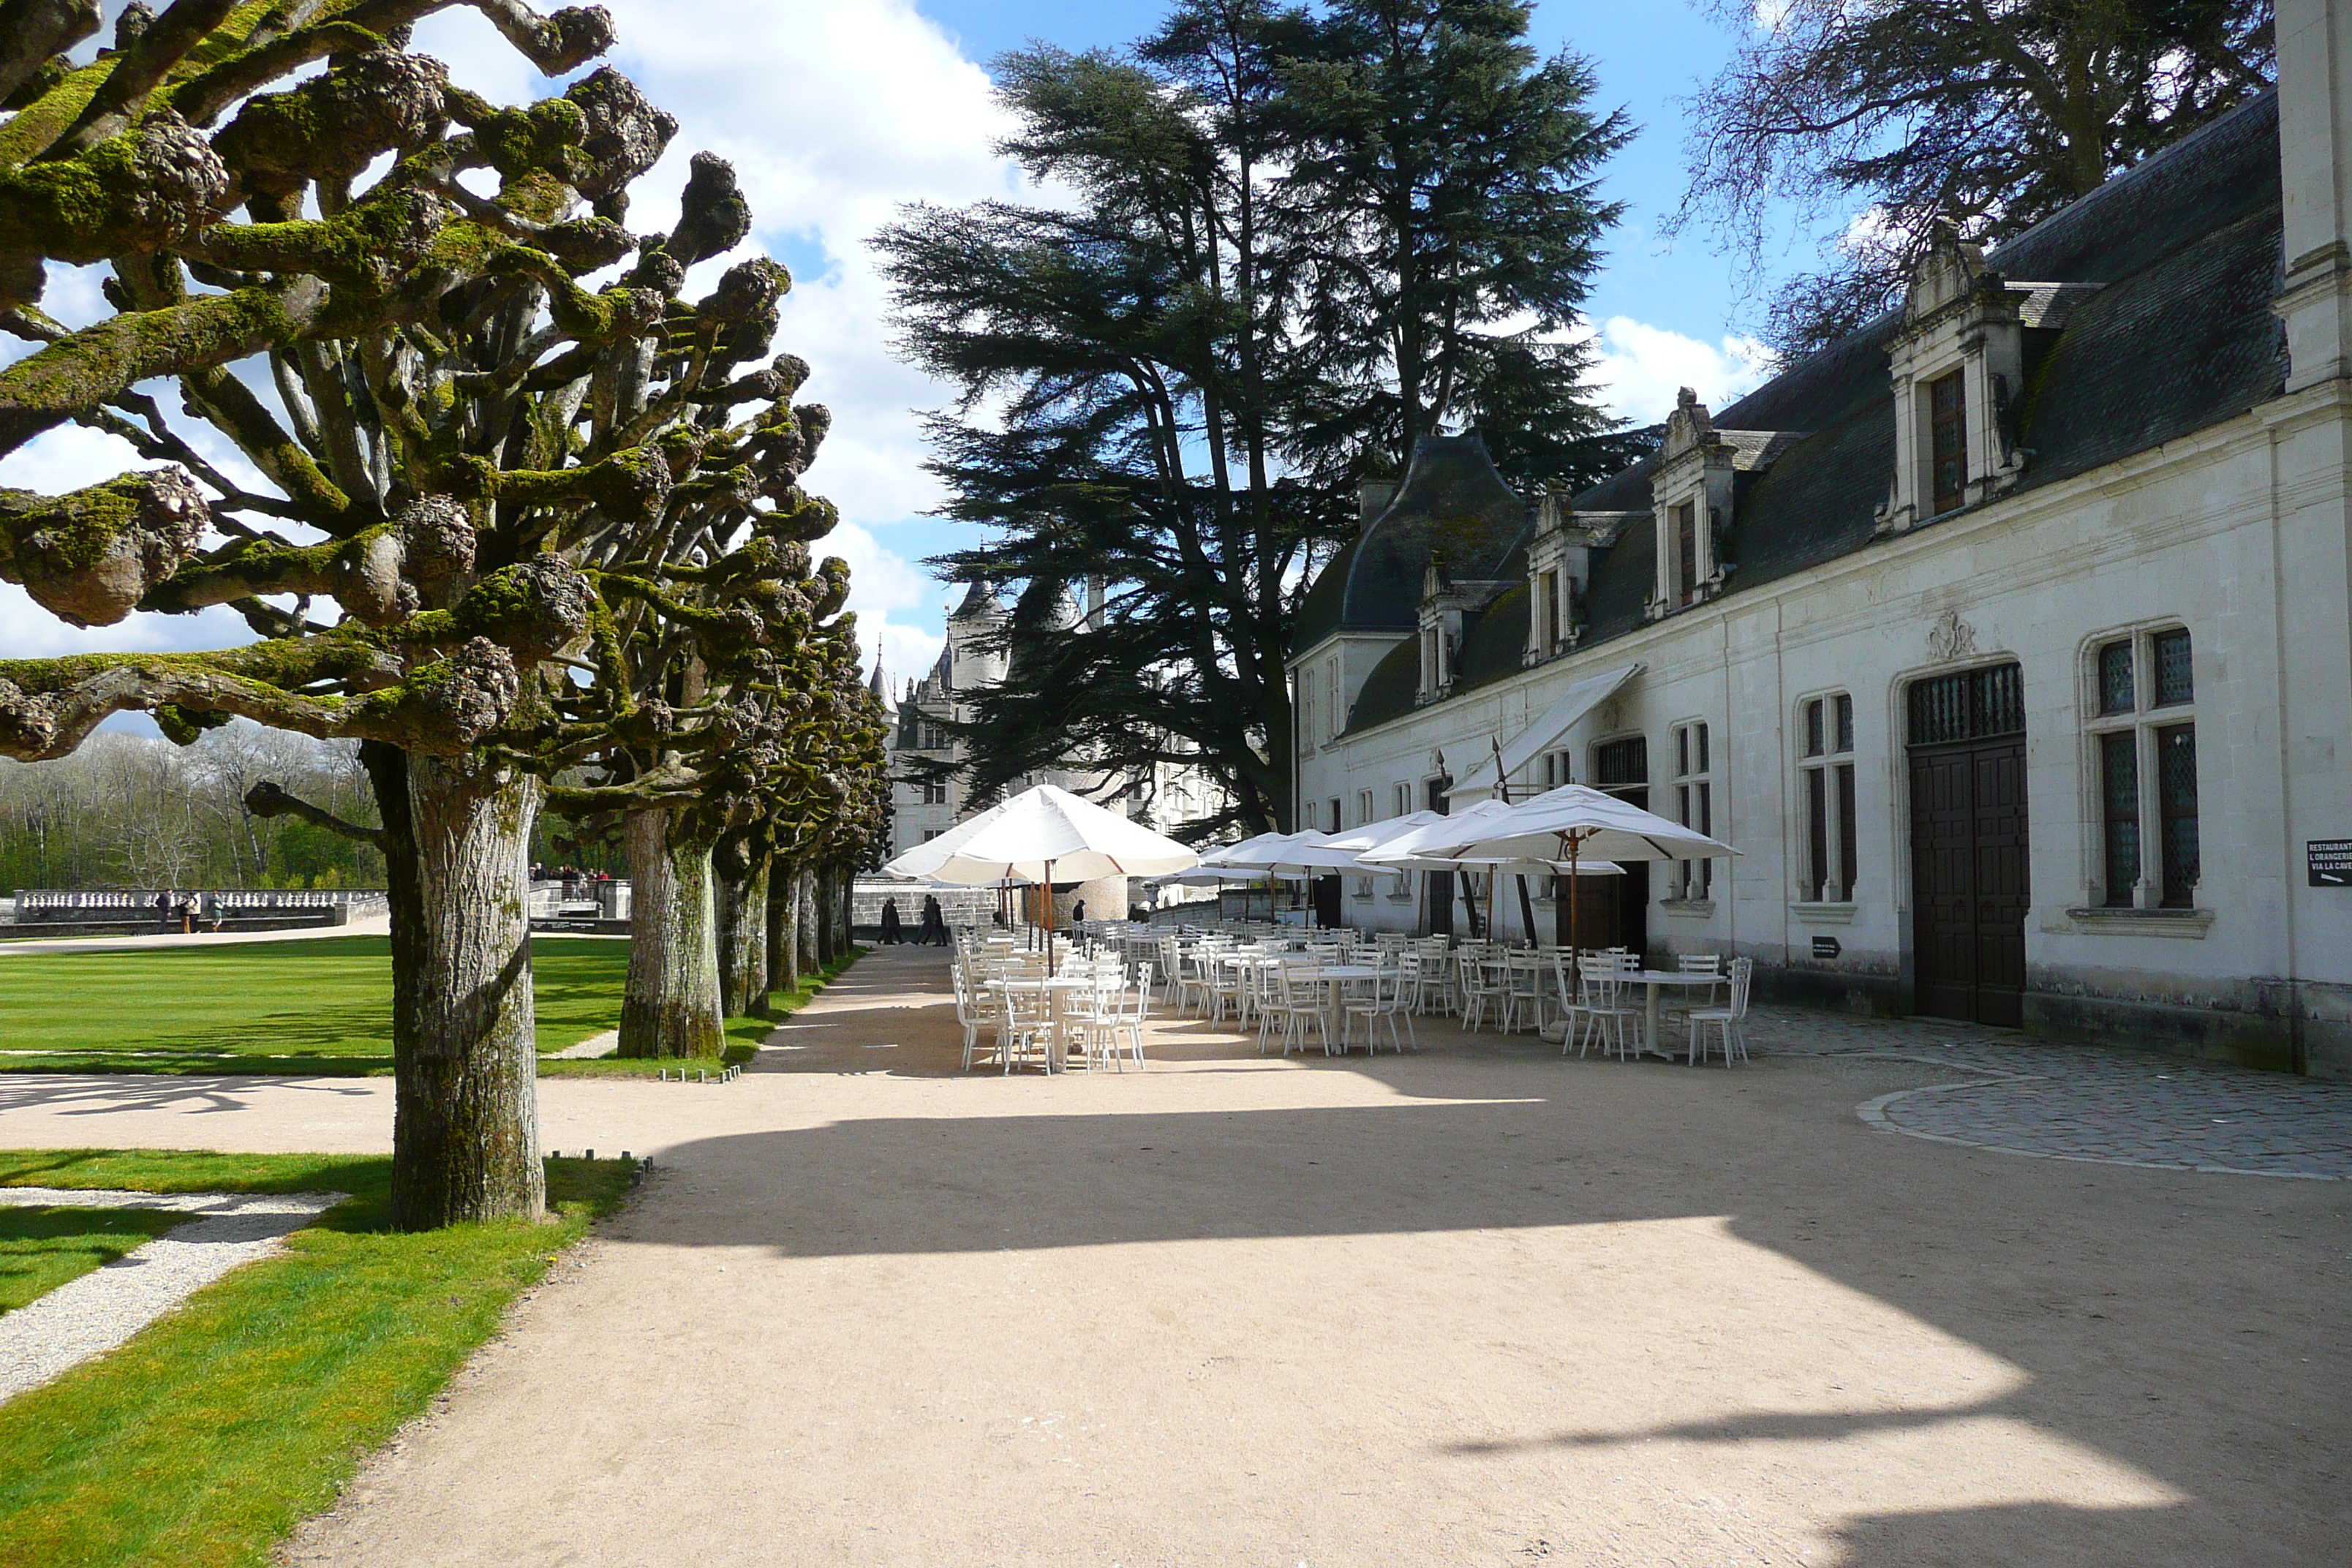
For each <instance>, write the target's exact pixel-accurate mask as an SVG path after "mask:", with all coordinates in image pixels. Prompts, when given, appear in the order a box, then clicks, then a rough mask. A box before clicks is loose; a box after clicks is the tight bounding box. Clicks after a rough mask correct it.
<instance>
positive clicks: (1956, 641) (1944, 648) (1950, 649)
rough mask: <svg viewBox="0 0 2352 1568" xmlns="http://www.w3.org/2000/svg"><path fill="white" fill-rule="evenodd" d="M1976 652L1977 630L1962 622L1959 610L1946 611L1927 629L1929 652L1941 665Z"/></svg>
mask: <svg viewBox="0 0 2352 1568" xmlns="http://www.w3.org/2000/svg"><path fill="white" fill-rule="evenodd" d="M1976 651H1977V629H1976V627H1974V626H1970V625H1969V623H1968V622H1966V621H1964V620H1962V619H1961V618H1960V612H1959V611H1958V610H1946V611H1945V612H1944V613H1943V615H1942V616H1939V617H1938V618H1937V621H1936V624H1935V625H1934V626H1929V627H1928V628H1927V652H1928V653H1929V654H1930V655H1932V656H1933V657H1934V658H1936V659H1937V661H1938V662H1939V663H1946V664H1948V663H1949V662H1951V661H1952V660H1953V659H1956V658H1967V657H1968V656H1969V655H1970V654H1972V653H1974V652H1976Z"/></svg>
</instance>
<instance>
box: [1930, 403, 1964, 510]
mask: <svg viewBox="0 0 2352 1568" xmlns="http://www.w3.org/2000/svg"><path fill="white" fill-rule="evenodd" d="M1960 375H1961V373H1960V372H1958V371H1957V370H1956V371H1953V372H1951V373H1950V374H1946V375H1939V376H1937V378H1936V379H1935V380H1933V381H1931V382H1929V383H1928V384H1927V440H1928V461H1929V462H1930V463H1931V464H1932V465H1933V473H1932V479H1933V484H1934V487H1935V498H1934V502H1933V504H1934V508H1935V512H1936V515H1937V516H1941V515H1942V514H1943V513H1945V512H1948V511H1957V510H1959V509H1960V508H1961V507H1962V506H1965V505H1966V504H1968V484H1969V421H1968V396H1967V394H1966V392H1965V391H1964V390H1963V389H1962V386H1961V382H1960Z"/></svg>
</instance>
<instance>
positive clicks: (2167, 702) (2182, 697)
mask: <svg viewBox="0 0 2352 1568" xmlns="http://www.w3.org/2000/svg"><path fill="white" fill-rule="evenodd" d="M2147 644H2148V662H2149V663H2150V664H2152V665H2154V666H2155V668H2156V705H2157V706H2158V708H2177V707H2179V705H2180V704H2182V703H2184V702H2191V701H2194V700H2196V697H2197V686H2196V681H2195V679H2193V678H2192V677H2191V675H2190V672H2189V634H2188V633H2187V632H2158V633H2157V634H2156V636H2154V637H2150V638H2148V639H2147Z"/></svg>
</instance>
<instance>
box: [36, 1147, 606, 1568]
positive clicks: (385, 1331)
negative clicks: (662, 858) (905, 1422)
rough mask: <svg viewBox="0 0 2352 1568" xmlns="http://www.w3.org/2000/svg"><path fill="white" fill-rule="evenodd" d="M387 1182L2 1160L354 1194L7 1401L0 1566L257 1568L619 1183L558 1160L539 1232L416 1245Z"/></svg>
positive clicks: (482, 1230)
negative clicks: (395, 1221) (86, 1358)
mask: <svg viewBox="0 0 2352 1568" xmlns="http://www.w3.org/2000/svg"><path fill="white" fill-rule="evenodd" d="M390 1173H391V1163H390V1162H389V1161H388V1160H383V1159H345V1158H337V1157H332V1156H324V1155H277V1156H269V1155H236V1154H231V1155H221V1154H200V1153H184V1152H110V1151H100V1150H62V1151H60V1150H47V1151H30V1152H8V1153H0V1183H7V1184H43V1185H50V1186H84V1187H101V1186H124V1187H133V1188H142V1187H143V1188H148V1189H150V1190H154V1191H167V1192H180V1191H227V1190H235V1191H247V1192H270V1191H318V1190H322V1189H324V1190H331V1191H338V1192H345V1193H350V1194H354V1195H353V1197H352V1200H351V1201H350V1202H348V1203H345V1204H342V1205H338V1206H337V1207H335V1208H334V1209H332V1210H331V1211H329V1212H328V1213H327V1214H325V1215H321V1216H320V1219H319V1221H318V1222H317V1224H315V1225H314V1226H311V1227H310V1228H309V1229H307V1230H302V1231H298V1232H297V1233H295V1235H294V1236H293V1237H290V1238H289V1241H288V1247H287V1251H286V1252H285V1253H284V1254H283V1255H281V1256H279V1257H276V1258H267V1259H265V1260H263V1261H261V1262H259V1263H255V1264H252V1265H249V1266H247V1268H241V1269H238V1270H237V1271H236V1272H235V1273H233V1274H231V1275H229V1276H228V1277H227V1278H226V1279H222V1280H221V1281H219V1282H218V1283H216V1284H214V1285H211V1286H208V1287H207V1288H205V1289H203V1290H200V1291H198V1292H197V1293H196V1294H195V1295H194V1296H192V1297H190V1298H189V1300H188V1301H187V1303H186V1304H185V1306H184V1307H183V1308H182V1309H181V1310H179V1311H176V1312H173V1313H172V1314H170V1315H168V1316H166V1317H165V1318H163V1319H162V1320H161V1321H158V1322H156V1323H155V1324H153V1325H152V1326H151V1327H150V1328H148V1329H147V1330H146V1331H143V1332H142V1333H141V1334H140V1335H138V1337H136V1338H135V1339H133V1340H132V1341H131V1342H130V1343H128V1344H126V1345H124V1346H123V1347H122V1348H121V1349H120V1350H117V1351H114V1352H111V1353H110V1354H108V1355H105V1356H102V1357H100V1358H99V1359H98V1360H96V1361H93V1362H90V1363H85V1364H84V1365H82V1366H80V1367H78V1368H76V1369H75V1370H74V1371H72V1372H70V1373H67V1374H66V1375H65V1376H64V1377H62V1378H60V1379H58V1381H57V1382H56V1383H53V1384H48V1385H47V1386H46V1387H42V1388H37V1389H35V1390H33V1391H31V1392H30V1393H27V1394H20V1395H19V1396H17V1397H16V1399H13V1400H11V1401H9V1402H8V1403H7V1404H6V1405H0V1563H74V1564H77V1565H78V1568H112V1565H118V1564H120V1565H125V1568H127V1565H129V1564H133V1563H139V1564H146V1563H173V1564H191V1565H199V1568H233V1565H239V1564H250V1565H253V1568H260V1565H261V1564H264V1563H268V1562H269V1561H270V1557H271V1552H272V1549H273V1547H274V1546H275V1545H276V1543H277V1542H279V1541H281V1540H283V1539H284V1538H285V1536H286V1535H287V1533H288V1532H289V1531H291V1530H292V1529H293V1528H294V1526H295V1525H296V1524H297V1523H298V1522H299V1521H301V1520H302V1519H303V1518H304V1517H306V1516H307V1515H310V1514H311V1513H315V1512H317V1511H318V1510H320V1509H322V1508H325V1507H327V1506H328V1505H329V1504H331V1503H332V1502H333V1501H334V1499H335V1496H336V1493H337V1492H338V1491H339V1490H340V1489H341V1486H342V1485H343V1484H344V1483H345V1482H346V1481H347V1480H348V1479H350V1477H351V1476H352V1473H353V1471H354V1470H355V1469H356V1468H357V1466H358V1463H359V1460H360V1458H361V1457H362V1456H363V1455H364V1454H365V1453H366V1452H367V1451H368V1450H369V1449H370V1448H372V1447H375V1446H377V1445H379V1444H381V1443H382V1442H383V1441H384V1439H385V1438H387V1437H389V1436H391V1435H392V1433H393V1431H394V1429H395V1428H396V1427H397V1426H399V1425H400V1423H401V1422H403V1421H404V1420H406V1419H408V1418H409V1417H410V1416H412V1415H415V1414H416V1413H417V1412H419V1411H421V1410H422V1409H424V1407H425V1403H426V1401H428V1400H429V1399H430V1398H431V1397H432V1396H433V1394H435V1393H436V1391H437V1390H438V1389H439V1388H440V1387H441V1386H442V1385H443V1384H445V1383H446V1381H447V1380H448V1377H449V1375H450V1373H453V1372H454V1371H455V1370H456V1369H457V1366H458V1364H459V1363H461V1362H463V1361H464V1359H465V1358H466V1356H467V1355H468V1354H469V1353H470V1352H472V1351H473V1350H474V1349H475V1348H476V1347H477V1346H478V1345H480V1344H481V1343H482V1342H483V1341H485V1340H487V1339H488V1338H489V1337H490V1335H491V1334H492V1333H494V1332H495V1331H497V1329H498V1326H499V1320H500V1318H501V1317H502V1315H503V1314H504V1312H505V1310H506V1308H507V1306H508V1304H509V1302H510V1301H512V1300H513V1299H514V1297H515V1295H516V1293H517V1292H518V1291H520V1290H521V1289H524V1288H525V1287H527V1286H529V1285H530V1284H531V1283H533V1282H534V1281H536V1280H538V1279H540V1278H541V1276H542V1275H543V1274H544V1273H545V1272H546V1269H547V1267H548V1265H549V1264H550V1263H551V1261H553V1259H554V1257H555V1255H556V1254H557V1253H558V1252H560V1251H561V1250H562V1248H563V1247H566V1246H568V1245H570V1244H571V1243H572V1242H573V1241H575V1240H577V1239H578V1238H579V1237H580V1236H581V1235H582V1234H583V1232H584V1231H585V1229H586V1228H587V1226H588V1222H589V1221H590V1219H591V1218H592V1217H593V1216H594V1215H599V1214H602V1213H604V1212H606V1211H608V1210H610V1209H611V1208H613V1207H614V1206H615V1205H618V1203H619V1202H620V1200H621V1198H622V1196H623V1195H624V1194H625V1193H626V1191H627V1189H628V1177H629V1171H628V1167H627V1165H625V1163H622V1162H621V1161H618V1160H603V1161H598V1162H596V1163H593V1165H592V1164H590V1163H588V1162H586V1161H583V1160H551V1161H550V1162H548V1189H549V1198H550V1202H551V1206H553V1207H555V1208H556V1209H557V1211H558V1216H557V1217H555V1218H553V1219H551V1222H550V1223H549V1224H547V1225H544V1226H533V1225H523V1224H500V1225H480V1226H452V1227H450V1228H449V1229H446V1230H441V1231H435V1232H431V1233H428V1234H426V1235H422V1236H404V1235H401V1234H399V1233H397V1232H394V1231H391V1230H388V1229H386V1228H385V1215H386V1198H387V1192H386V1186H387V1183H388V1180H389V1177H390Z"/></svg>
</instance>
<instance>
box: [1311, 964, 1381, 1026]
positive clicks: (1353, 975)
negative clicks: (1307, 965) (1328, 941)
mask: <svg viewBox="0 0 2352 1568" xmlns="http://www.w3.org/2000/svg"><path fill="white" fill-rule="evenodd" d="M1380 973H1381V972H1380V971H1379V970H1378V969H1377V968H1375V967H1374V966H1372V965H1371V964H1369V963H1327V964H1325V965H1323V968H1322V975H1323V978H1324V979H1325V980H1327V981H1328V982H1329V983H1330V985H1329V990H1328V993H1327V994H1326V1000H1325V1001H1324V1004H1323V1019H1324V1025H1325V1026H1326V1027H1327V1028H1331V1029H1337V1028H1338V1027H1339V1024H1340V1020H1341V1019H1342V1018H1343V1017H1344V1016H1345V1015H1343V1014H1342V1013H1341V1012H1340V1010H1339V986H1340V984H1341V982H1343V981H1349V980H1377V979H1379V978H1380ZM1332 1038H1335V1039H1336V1038H1337V1036H1333V1037H1332Z"/></svg>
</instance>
